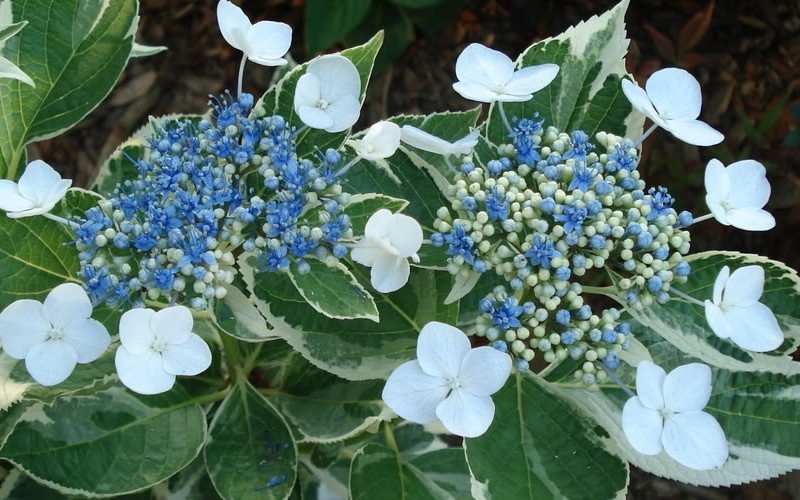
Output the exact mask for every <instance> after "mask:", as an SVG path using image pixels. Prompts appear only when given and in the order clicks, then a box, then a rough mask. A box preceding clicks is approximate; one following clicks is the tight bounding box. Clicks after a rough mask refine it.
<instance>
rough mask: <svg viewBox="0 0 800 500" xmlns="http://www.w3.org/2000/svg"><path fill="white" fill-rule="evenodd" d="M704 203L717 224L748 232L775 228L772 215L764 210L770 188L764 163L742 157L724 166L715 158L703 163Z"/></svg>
mask: <svg viewBox="0 0 800 500" xmlns="http://www.w3.org/2000/svg"><path fill="white" fill-rule="evenodd" d="M705 185H706V205H708V208H709V209H710V210H711V213H712V214H713V215H714V218H715V219H717V220H718V221H719V222H720V224H724V225H726V226H733V227H737V228H739V229H744V230H747V231H766V230H768V229H772V228H773V227H775V218H774V217H772V215H771V214H770V213H769V212H767V211H766V210H764V209H763V207H764V205H766V204H767V201H768V200H769V195H770V192H771V190H772V188H771V187H770V185H769V181H768V180H767V170H766V169H765V168H764V165H762V164H761V163H759V162H757V161H755V160H742V161H737V162H735V163H731V164H730V165H728V166H727V167H725V165H723V164H722V162H720V161H719V160H717V159H716V158H715V159H713V160H711V161H709V162H708V165H706V175H705Z"/></svg>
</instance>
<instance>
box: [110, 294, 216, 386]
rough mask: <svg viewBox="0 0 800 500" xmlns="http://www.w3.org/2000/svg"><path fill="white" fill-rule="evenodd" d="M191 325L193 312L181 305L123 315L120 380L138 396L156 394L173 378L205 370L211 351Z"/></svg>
mask: <svg viewBox="0 0 800 500" xmlns="http://www.w3.org/2000/svg"><path fill="white" fill-rule="evenodd" d="M192 326H193V320H192V313H191V312H190V311H189V309H187V308H186V307H184V306H174V307H168V308H166V309H162V310H160V311H158V312H156V311H154V310H152V309H131V310H130V311H128V312H126V313H125V314H123V315H122V318H121V319H120V322H119V340H120V343H121V345H120V346H119V348H118V349H117V355H116V358H115V364H116V367H117V374H118V375H119V380H120V381H121V382H122V383H123V384H125V386H126V387H128V388H129V389H130V390H132V391H134V392H138V393H139V394H158V393H161V392H165V391H168V390H170V389H171V388H172V386H173V385H174V384H175V376H176V375H197V374H198V373H200V372H202V371H205V370H206V368H208V367H209V366H211V350H210V349H209V348H208V344H206V343H205V341H204V340H203V339H201V338H200V337H199V336H198V335H196V334H195V333H192Z"/></svg>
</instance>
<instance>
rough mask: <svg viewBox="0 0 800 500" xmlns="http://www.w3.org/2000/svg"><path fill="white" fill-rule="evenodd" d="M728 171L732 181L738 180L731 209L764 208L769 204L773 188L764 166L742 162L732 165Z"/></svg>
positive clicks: (746, 161)
mask: <svg viewBox="0 0 800 500" xmlns="http://www.w3.org/2000/svg"><path fill="white" fill-rule="evenodd" d="M726 170H727V173H728V176H729V177H730V178H731V179H736V185H735V186H733V195H732V196H731V197H730V201H731V207H730V208H745V207H752V208H762V207H763V206H764V205H766V204H767V201H769V195H770V192H771V191H772V188H771V186H770V184H769V181H768V180H767V170H766V169H765V168H764V165H762V164H761V163H759V162H757V161H755V160H742V161H737V162H735V163H731V164H730V165H728V168H726Z"/></svg>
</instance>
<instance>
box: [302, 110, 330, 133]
mask: <svg viewBox="0 0 800 500" xmlns="http://www.w3.org/2000/svg"><path fill="white" fill-rule="evenodd" d="M296 111H297V116H299V117H300V120H301V121H302V122H303V123H305V124H306V125H308V126H309V127H311V128H317V129H321V130H327V129H329V128H331V127H332V126H333V117H332V116H331V115H330V114H328V113H327V112H325V111H323V110H321V109H319V108H318V107H316V106H305V105H302V106H300V107H299V108H297V110H296Z"/></svg>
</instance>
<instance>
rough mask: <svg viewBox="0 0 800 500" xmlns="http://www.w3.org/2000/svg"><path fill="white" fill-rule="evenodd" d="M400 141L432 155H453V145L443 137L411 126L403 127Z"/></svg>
mask: <svg viewBox="0 0 800 500" xmlns="http://www.w3.org/2000/svg"><path fill="white" fill-rule="evenodd" d="M400 139H401V140H402V141H403V142H404V143H406V144H408V145H409V146H411V147H414V148H417V149H421V150H423V151H428V152H430V153H436V154H440V155H446V154H450V153H451V148H452V144H450V143H449V142H447V141H446V140H444V139H442V138H441V137H436V136H435V135H433V134H429V133H428V132H425V131H424V130H421V129H418V128H417V127H413V126H411V125H403V127H402V129H401V135H400ZM476 144H477V140H476Z"/></svg>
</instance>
